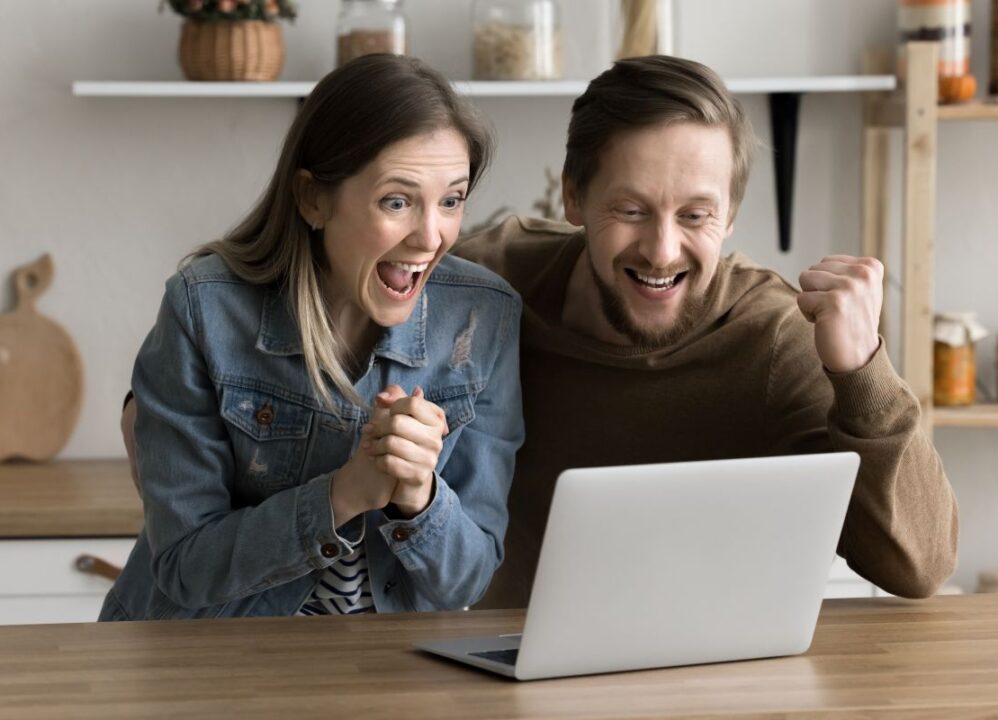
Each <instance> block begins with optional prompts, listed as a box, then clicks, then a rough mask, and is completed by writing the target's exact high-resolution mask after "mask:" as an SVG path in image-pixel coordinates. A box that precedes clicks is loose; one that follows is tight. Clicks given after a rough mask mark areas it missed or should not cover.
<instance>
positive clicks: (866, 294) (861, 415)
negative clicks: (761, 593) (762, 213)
mask: <svg viewBox="0 0 998 720" xmlns="http://www.w3.org/2000/svg"><path fill="white" fill-rule="evenodd" d="M753 142H754V138H753V135H752V130H751V127H750V125H749V122H748V120H747V119H746V117H745V116H744V114H743V112H742V110H741V108H740V107H739V105H738V103H737V102H736V101H735V100H734V98H733V97H732V96H731V95H730V94H729V93H728V92H727V90H726V89H725V87H724V85H723V83H722V81H721V80H720V78H719V77H718V76H717V75H716V74H715V73H714V72H712V71H711V70H710V69H708V68H706V67H704V66H703V65H700V64H698V63H694V62H690V61H687V60H682V59H678V58H671V57H645V58H636V59H631V60H624V61H621V62H618V63H617V64H616V65H615V66H614V67H613V68H612V69H610V70H608V71H606V72H605V73H603V74H602V75H600V76H599V77H598V78H596V79H595V80H594V81H593V82H592V83H591V84H590V85H589V88H588V89H587V91H586V93H585V94H584V95H582V97H580V98H579V99H578V100H576V101H575V104H574V106H573V108H572V118H571V123H570V126H569V131H568V143H567V155H566V159H565V166H564V171H563V195H564V202H565V213H566V217H567V219H568V220H569V222H570V223H571V224H572V225H574V226H581V227H582V230H581V231H579V230H578V229H577V228H572V227H570V226H566V225H560V224H553V223H549V222H545V221H538V220H527V219H521V218H510V219H508V220H506V221H505V222H504V223H502V224H501V225H500V226H498V227H496V228H494V229H492V230H489V231H485V232H484V233H482V234H479V235H477V236H474V237H471V238H469V239H468V240H467V241H465V242H464V243H463V244H461V245H460V246H459V248H458V250H457V252H458V254H460V255H463V256H464V257H466V258H470V259H473V260H476V261H478V262H480V263H482V264H484V265H486V266H488V267H489V268H491V269H493V270H495V271H497V272H498V273H500V274H501V275H503V276H504V277H505V278H506V279H507V280H508V281H510V282H511V284H512V285H513V286H514V287H515V288H516V289H517V290H518V291H519V292H520V294H521V295H522V297H523V301H524V314H523V327H522V338H521V343H522V345H521V372H522V382H523V397H524V404H525V408H524V413H525V421H526V433H527V440H526V443H525V444H524V446H523V448H522V449H521V451H520V453H519V455H518V457H517V472H516V477H515V479H514V482H513V488H512V492H511V495H510V500H509V510H510V527H509V530H508V532H507V535H506V548H507V558H506V561H505V563H504V564H503V566H502V567H501V568H500V570H499V572H498V573H497V575H496V576H495V578H494V579H493V582H492V585H491V587H490V590H489V592H488V594H487V595H486V597H485V599H484V600H483V601H482V603H480V604H479V606H478V607H523V606H525V605H526V604H527V600H528V598H529V592H530V585H531V582H532V578H533V575H534V569H535V567H536V564H537V558H538V553H539V549H540V543H541V538H542V536H543V531H544V525H545V522H546V518H547V512H548V507H549V505H550V501H551V496H552V493H553V490H554V482H555V479H556V478H557V476H558V474H559V473H560V472H561V471H562V470H564V469H565V468H569V467H585V466H593V465H616V464H634V463H647V462H671V461H685V460H703V459H715V458H734V457H750V456H764V455H780V454H792V453H809V452H823V451H832V450H854V451H856V452H858V453H859V454H860V456H861V458H862V463H861V467H860V471H859V476H858V478H857V482H856V486H855V490H854V493H853V498H852V501H851V504H850V506H849V511H848V514H847V516H846V521H845V526H844V528H843V531H842V536H841V539H840V543H839V548H838V551H839V554H841V555H842V556H843V557H845V558H846V560H847V561H848V562H849V565H850V566H851V567H852V568H853V569H855V570H856V571H857V572H858V573H860V574H861V575H863V576H864V577H866V578H867V579H869V580H870V581H872V582H874V583H876V584H877V585H878V586H880V587H881V588H883V589H885V590H887V591H888V592H891V593H894V594H898V595H903V596H908V597H924V596H928V595H931V594H932V593H933V592H934V591H935V590H936V589H937V588H938V587H939V585H940V584H941V583H942V582H943V581H944V580H945V579H946V578H947V577H948V576H949V575H950V574H951V573H952V571H953V569H954V565H955V556H956V538H957V511H956V504H955V500H954V497H953V492H952V489H951V488H950V485H949V482H948V481H947V479H946V476H945V474H944V473H943V469H942V465H941V463H940V460H939V458H938V456H937V454H936V452H935V450H934V449H933V447H932V444H931V443H930V441H929V440H928V438H927V437H926V436H925V434H924V433H923V432H922V430H921V427H920V422H919V414H920V411H919V406H918V402H917V400H916V399H915V397H914V396H913V395H912V394H911V392H910V391H909V390H908V388H907V387H906V385H905V384H904V382H903V381H902V380H901V379H900V378H899V377H898V375H897V373H896V372H895V371H894V369H893V368H892V367H891V364H890V361H889V360H888V358H887V354H886V352H885V349H884V347H883V340H882V338H880V337H879V335H878V331H877V326H878V318H879V316H880V306H881V301H882V278H883V268H882V266H881V265H880V263H879V262H878V261H877V260H875V259H872V258H854V257H849V256H845V255H836V256H832V257H826V258H824V259H823V260H822V261H821V262H820V263H818V264H816V265H814V266H812V267H811V268H809V269H808V270H806V271H804V272H803V273H802V274H801V276H800V285H801V288H802V291H801V292H798V291H797V290H795V289H794V288H793V287H792V286H790V285H789V284H787V283H786V282H785V281H784V280H782V279H781V278H780V277H779V276H777V275H776V274H775V273H773V272H771V271H768V270H765V269H763V268H760V267H758V266H756V265H754V264H752V263H751V262H750V261H749V260H747V259H746V258H744V257H740V256H738V255H732V256H729V257H721V249H722V245H723V242H724V240H725V239H726V238H728V237H729V236H730V235H731V233H732V231H733V228H734V219H735V214H736V211H737V209H738V204H739V202H740V201H741V199H742V196H743V193H744V191H745V186H746V183H747V179H748V169H749V163H750V152H751V147H752V145H753ZM578 531H579V532H580V533H599V532H600V528H599V527H580V528H578ZM606 541H607V542H610V543H612V542H614V539H613V538H611V537H608V538H606ZM787 541H788V542H793V538H787ZM732 542H737V538H732ZM620 551H621V552H630V553H635V552H641V548H635V547H621V548H620ZM648 570H649V572H658V569H657V568H656V567H655V564H654V561H653V560H652V559H650V562H649V567H648ZM594 581H598V578H597V576H595V575H594Z"/></svg>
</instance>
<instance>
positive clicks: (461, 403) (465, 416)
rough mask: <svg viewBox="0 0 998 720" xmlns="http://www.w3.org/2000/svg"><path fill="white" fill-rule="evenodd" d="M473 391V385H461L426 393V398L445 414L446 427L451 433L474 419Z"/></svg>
mask: <svg viewBox="0 0 998 720" xmlns="http://www.w3.org/2000/svg"><path fill="white" fill-rule="evenodd" d="M474 391H475V388H473V387H465V386H461V387H459V388H443V389H441V390H438V391H436V392H433V391H431V392H428V393H427V395H426V399H427V400H429V401H430V402H431V403H433V404H434V405H437V406H439V407H440V409H441V410H443V411H444V415H446V416H447V427H448V428H449V429H450V432H451V434H452V435H453V434H454V431H455V430H457V429H458V428H461V427H464V426H465V425H467V424H468V423H470V422H471V421H472V420H474V419H475V403H474V402H473V400H472V398H473V397H474V395H473V392H474Z"/></svg>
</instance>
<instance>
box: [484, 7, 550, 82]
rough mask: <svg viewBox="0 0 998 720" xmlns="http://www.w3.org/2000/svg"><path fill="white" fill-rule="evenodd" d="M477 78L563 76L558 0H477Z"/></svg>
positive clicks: (544, 77) (545, 77)
mask: <svg viewBox="0 0 998 720" xmlns="http://www.w3.org/2000/svg"><path fill="white" fill-rule="evenodd" d="M472 23H473V37H474V40H473V43H474V48H473V50H474V71H473V77H474V78H475V79H476V80H557V79H559V78H561V27H560V22H559V13H558V4H557V1H556V0H476V2H475V7H474V11H473V20H472Z"/></svg>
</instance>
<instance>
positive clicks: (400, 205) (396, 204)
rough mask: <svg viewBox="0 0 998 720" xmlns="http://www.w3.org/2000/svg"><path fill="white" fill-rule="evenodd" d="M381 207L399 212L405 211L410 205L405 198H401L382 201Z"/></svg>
mask: <svg viewBox="0 0 998 720" xmlns="http://www.w3.org/2000/svg"><path fill="white" fill-rule="evenodd" d="M381 205H382V206H383V207H385V208H387V209H388V210H392V211H395V212H398V211H399V210H405V208H406V206H407V205H408V203H407V202H406V200H405V198H400V197H389V198H385V199H384V200H382V201H381Z"/></svg>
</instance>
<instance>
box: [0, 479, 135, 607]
mask: <svg viewBox="0 0 998 720" xmlns="http://www.w3.org/2000/svg"><path fill="white" fill-rule="evenodd" d="M141 528H142V503H141V501H140V500H139V496H138V493H137V492H136V491H135V488H134V486H133V485H132V481H131V476H130V474H129V470H128V462H127V461H126V460H77V461H60V462H54V463H43V464H35V463H4V464H0V625H7V624H22V623H58V622H85V621H89V620H96V618H97V613H98V611H99V610H100V607H101V603H102V602H103V599H104V595H105V594H106V593H107V590H108V588H110V587H111V580H110V579H109V577H107V574H113V572H114V570H115V569H116V568H120V567H121V565H122V564H123V563H124V562H125V560H126V559H127V558H128V553H129V552H130V551H131V548H132V545H134V543H135V537H136V535H138V533H139V531H140V530H141ZM95 571H96V572H95ZM101 571H104V572H105V575H100V574H98V573H99V572H101Z"/></svg>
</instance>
